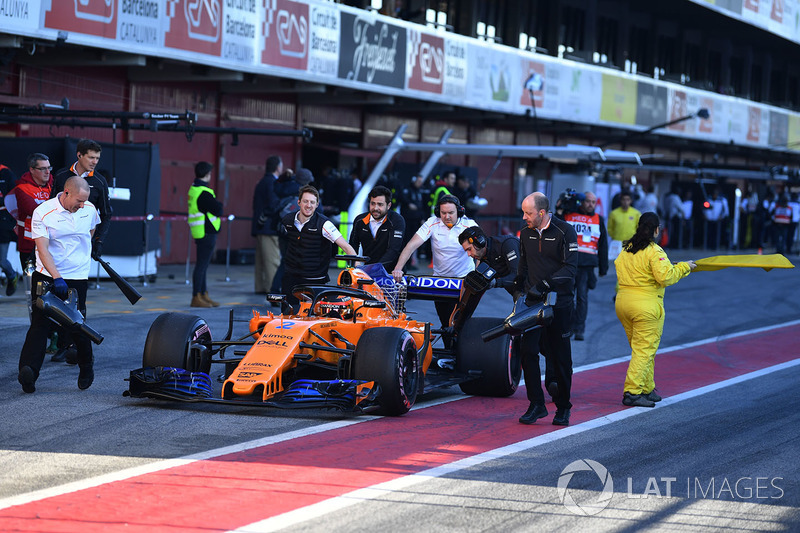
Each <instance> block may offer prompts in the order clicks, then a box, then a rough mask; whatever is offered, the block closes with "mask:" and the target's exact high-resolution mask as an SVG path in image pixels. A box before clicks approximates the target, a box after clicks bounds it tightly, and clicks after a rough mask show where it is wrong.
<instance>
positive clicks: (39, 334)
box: [19, 272, 94, 378]
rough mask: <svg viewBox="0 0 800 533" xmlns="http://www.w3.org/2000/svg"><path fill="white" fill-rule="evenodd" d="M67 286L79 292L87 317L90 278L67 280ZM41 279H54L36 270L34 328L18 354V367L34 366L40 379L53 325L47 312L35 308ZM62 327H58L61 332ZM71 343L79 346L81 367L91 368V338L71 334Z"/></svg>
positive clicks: (48, 280) (82, 310)
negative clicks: (46, 314)
mask: <svg viewBox="0 0 800 533" xmlns="http://www.w3.org/2000/svg"><path fill="white" fill-rule="evenodd" d="M65 281H66V282H67V286H68V287H69V288H71V289H75V290H76V291H77V292H78V310H79V311H80V312H81V314H82V315H83V317H84V318H86V291H87V290H88V288H89V280H87V279H67V280H65ZM40 282H49V283H52V282H53V278H51V277H49V276H45V275H44V274H40V273H39V272H34V273H33V278H32V287H33V289H32V290H31V293H32V294H31V304H32V305H31V307H32V310H31V327H30V328H29V329H28V334H27V335H26V336H25V343H24V344H23V345H22V352H21V353H20V354H19V368H20V370H21V369H22V367H23V366H29V367H31V368H32V369H33V374H34V376H36V377H37V378H38V377H39V372H40V371H41V369H42V363H43V362H44V355H45V350H46V349H47V337H48V335H50V330H51V329H52V327H53V322H52V321H51V320H50V319H49V318H47V317H46V316H45V314H44V313H43V312H42V311H40V310H39V309H38V308H37V307H36V300H38V299H39V297H38V296H37V295H36V292H37V291H36V288H37V286H38V285H39V283H40ZM62 330H63V328H60V329H59V332H61V331H62ZM70 337H71V339H72V342H74V343H75V346H76V348H77V349H78V366H80V367H81V368H84V367H87V366H88V367H91V366H92V363H93V362H94V358H93V356H92V341H90V340H89V339H88V338H87V337H86V336H84V335H80V334H77V333H76V334H74V335H70Z"/></svg>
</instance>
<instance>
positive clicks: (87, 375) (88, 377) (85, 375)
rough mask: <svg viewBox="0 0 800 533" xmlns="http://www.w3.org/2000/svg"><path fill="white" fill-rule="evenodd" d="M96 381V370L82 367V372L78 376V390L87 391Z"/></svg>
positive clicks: (90, 367)
mask: <svg viewBox="0 0 800 533" xmlns="http://www.w3.org/2000/svg"><path fill="white" fill-rule="evenodd" d="M93 381H94V368H93V367H92V366H83V367H81V372H80V374H78V388H79V389H81V390H86V389H88V388H89V387H91V386H92V382H93Z"/></svg>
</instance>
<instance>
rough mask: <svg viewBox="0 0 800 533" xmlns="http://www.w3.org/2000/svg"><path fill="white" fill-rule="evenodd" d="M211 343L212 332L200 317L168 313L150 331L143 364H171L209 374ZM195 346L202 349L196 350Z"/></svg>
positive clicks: (146, 365)
mask: <svg viewBox="0 0 800 533" xmlns="http://www.w3.org/2000/svg"><path fill="white" fill-rule="evenodd" d="M210 343H211V331H210V330H209V329H208V324H206V321H205V320H203V319H202V318H200V317H199V316H197V315H187V314H184V313H164V314H163V315H159V316H158V318H156V319H155V321H154V322H153V324H152V325H151V326H150V331H148V332H147V340H146V341H145V342H144V353H143V354H142V366H143V367H149V366H171V367H175V368H183V369H185V370H188V371H189V372H205V373H206V374H207V373H208V372H209V370H211V358H210V357H209V356H208V355H206V354H207V352H208V350H207V349H203V348H208V346H209V344H210ZM193 345H194V346H195V347H196V348H200V349H195V350H192V349H191V347H192V346H193Z"/></svg>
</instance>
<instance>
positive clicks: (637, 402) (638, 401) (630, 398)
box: [622, 392, 656, 407]
mask: <svg viewBox="0 0 800 533" xmlns="http://www.w3.org/2000/svg"><path fill="white" fill-rule="evenodd" d="M622 405H627V406H628V407H655V406H656V402H653V401H651V400H648V399H647V396H646V395H644V394H631V393H630V392H626V393H625V394H624V395H623V396H622Z"/></svg>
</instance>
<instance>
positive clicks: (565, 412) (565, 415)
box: [553, 409, 569, 426]
mask: <svg viewBox="0 0 800 533" xmlns="http://www.w3.org/2000/svg"><path fill="white" fill-rule="evenodd" d="M553 425H554V426H568V425H569V409H556V416H554V417H553Z"/></svg>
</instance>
